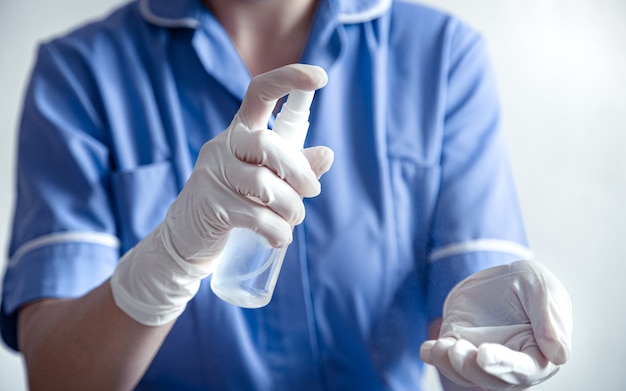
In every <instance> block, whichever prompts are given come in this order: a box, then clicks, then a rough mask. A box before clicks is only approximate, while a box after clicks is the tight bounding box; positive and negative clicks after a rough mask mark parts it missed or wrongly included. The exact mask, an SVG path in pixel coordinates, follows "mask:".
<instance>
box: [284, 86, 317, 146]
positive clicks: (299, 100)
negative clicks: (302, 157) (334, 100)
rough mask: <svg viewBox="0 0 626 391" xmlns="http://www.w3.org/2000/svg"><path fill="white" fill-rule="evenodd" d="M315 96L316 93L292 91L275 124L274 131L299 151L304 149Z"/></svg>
mask: <svg viewBox="0 0 626 391" xmlns="http://www.w3.org/2000/svg"><path fill="white" fill-rule="evenodd" d="M314 95H315V91H305V90H298V89H292V90H291V91H290V92H289V96H287V101H286V102H285V104H284V105H283V107H282V109H281V111H280V113H278V116H276V122H275V123H274V131H275V132H276V133H278V135H280V136H281V137H282V138H284V139H286V140H288V141H289V142H290V143H292V144H293V145H294V146H295V147H297V148H299V149H302V148H303V147H304V139H306V134H307V131H308V130H309V108H310V107H311V103H312V102H313V96H314Z"/></svg>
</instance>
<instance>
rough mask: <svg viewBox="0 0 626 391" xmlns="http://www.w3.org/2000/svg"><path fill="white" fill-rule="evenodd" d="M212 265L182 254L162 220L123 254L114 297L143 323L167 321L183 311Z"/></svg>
mask: <svg viewBox="0 0 626 391" xmlns="http://www.w3.org/2000/svg"><path fill="white" fill-rule="evenodd" d="M213 268H214V266H213V264H209V265H202V264H190V263H188V262H187V261H185V260H184V259H183V258H182V257H180V255H178V254H177V253H176V251H175V249H174V246H173V245H172V242H171V235H170V233H169V230H168V227H167V225H165V224H163V223H162V224H161V225H159V226H158V227H157V228H156V229H155V230H154V231H152V233H150V234H149V235H148V236H146V237H145V238H144V239H143V240H141V241H140V242H139V243H137V245H136V246H135V247H133V248H132V249H130V250H129V251H128V252H127V253H126V254H124V256H122V258H121V260H120V262H119V263H118V265H117V267H116V269H115V272H114V273H113V276H112V277H111V281H110V284H111V291H112V293H113V299H114V301H115V303H116V305H117V306H118V307H119V308H120V309H121V310H122V311H124V312H125V313H126V314H127V315H128V316H130V317H131V318H133V319H134V320H136V321H137V322H139V323H141V324H144V325H146V326H160V325H164V324H168V323H170V322H172V321H174V320H175V319H177V318H178V317H179V316H180V315H181V314H182V313H183V311H184V310H185V308H186V307H187V303H188V302H189V301H190V300H191V299H192V298H193V297H194V296H195V295H196V293H197V292H198V289H199V288H200V282H201V280H202V279H203V278H205V277H207V276H208V275H210V274H211V273H212V272H213Z"/></svg>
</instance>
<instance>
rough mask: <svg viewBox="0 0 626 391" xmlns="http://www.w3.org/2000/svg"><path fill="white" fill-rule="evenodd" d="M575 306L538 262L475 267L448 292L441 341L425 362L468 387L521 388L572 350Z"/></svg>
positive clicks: (426, 347) (428, 346)
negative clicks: (573, 309) (481, 269)
mask: <svg viewBox="0 0 626 391" xmlns="http://www.w3.org/2000/svg"><path fill="white" fill-rule="evenodd" d="M571 335H572V307H571V301H570V297H569V295H568V293H567V291H566V290H565V288H564V287H563V285H562V284H561V283H560V282H559V280H557V278H556V277H555V276H554V275H553V274H552V273H551V272H550V271H549V270H548V269H547V268H546V267H545V266H543V265H541V264H540V263H538V262H531V261H518V262H515V263H513V264H511V265H504V266H498V267H494V268H490V269H487V270H484V271H481V272H478V273H475V274H473V275H471V276H470V277H468V278H467V279H465V280H463V281H462V282H460V283H459V284H458V285H456V286H455V287H454V289H453V290H452V291H451V292H450V294H449V295H448V297H447V298H446V302H445V304H444V310H443V323H442V326H441V332H440V335H439V339H437V340H434V341H426V342H425V343H424V344H423V345H422V347H421V350H420V355H421V358H422V360H423V361H424V362H426V363H428V364H431V365H434V366H435V367H437V369H438V370H439V372H440V373H441V374H442V375H444V376H445V377H447V378H448V379H450V380H452V381H453V382H455V383H457V384H458V385H460V386H463V387H480V388H483V389H497V390H515V389H524V388H528V387H530V386H533V385H536V384H539V383H541V382H543V381H544V380H546V379H548V378H550V377H551V376H552V375H554V374H555V373H556V372H557V371H558V369H559V365H562V364H564V363H565V362H566V361H567V359H568V357H569V355H570V350H571Z"/></svg>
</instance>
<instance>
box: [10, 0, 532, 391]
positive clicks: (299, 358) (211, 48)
mask: <svg viewBox="0 0 626 391" xmlns="http://www.w3.org/2000/svg"><path fill="white" fill-rule="evenodd" d="M370 3H372V2H368V3H367V5H368V6H371V4H370ZM140 4H142V6H143V8H141V7H140ZM168 4H169V5H168ZM151 7H152V8H151ZM351 9H356V10H357V11H359V12H362V11H363V10H362V9H359V7H351V6H350V2H336V1H327V2H322V3H321V5H320V8H319V10H318V14H317V16H316V19H315V23H314V26H313V32H312V35H311V39H310V41H309V42H308V46H307V49H306V51H305V53H304V55H303V58H302V62H305V63H311V64H318V65H321V66H323V67H324V68H325V69H326V70H327V71H328V74H329V83H328V85H327V86H326V87H325V88H324V89H323V90H321V91H319V92H318V94H317V95H316V98H315V100H314V103H313V107H312V109H311V119H310V122H311V128H310V131H309V137H308V139H307V141H306V144H307V145H327V146H329V147H331V148H332V149H333V150H334V151H335V156H336V160H335V164H334V166H333V168H332V170H331V171H330V172H329V173H327V174H326V175H325V176H324V177H323V178H322V188H323V191H322V194H321V195H320V196H318V197H316V198H313V199H307V200H306V201H305V203H306V208H307V209H306V210H307V217H306V219H305V221H304V223H303V224H302V225H300V226H298V227H297V228H296V230H295V233H294V235H295V236H294V242H293V243H292V245H291V246H290V247H289V250H288V253H287V258H286V260H285V263H284V267H283V270H282V273H281V276H280V278H279V280H278V284H277V287H276V292H275V294H274V298H273V300H272V302H271V303H270V304H269V305H268V306H267V307H264V308H262V309H258V310H247V309H241V308H236V307H233V306H231V305H228V304H225V303H223V302H221V301H220V300H219V299H217V298H216V297H215V296H214V295H213V294H212V292H211V290H210V288H209V279H210V277H209V279H207V280H205V281H203V284H202V286H201V289H200V291H199V293H198V295H197V296H196V297H195V299H194V300H193V301H192V302H190V304H189V306H188V307H187V309H186V311H185V312H184V314H183V315H182V316H181V317H180V319H179V320H178V321H177V322H176V324H175V326H174V328H173V330H172V332H171V333H170V335H169V336H168V338H167V339H166V341H165V343H164V345H163V347H162V348H161V350H160V351H159V353H158V354H157V356H156V358H155V360H154V362H153V363H152V365H151V366H150V368H149V369H148V371H147V373H146V375H145V377H144V379H143V380H142V382H141V383H140V384H139V386H138V389H145V390H158V389H163V390H172V389H177V390H178V389H180V390H183V389H186V390H195V389H203V390H255V389H256V390H294V389H301V390H316V389H328V390H346V389H355V390H383V389H393V390H405V389H411V390H418V389H419V388H420V381H421V374H422V364H421V362H420V360H419V346H420V344H421V342H422V341H423V340H424V339H425V337H426V334H427V325H428V322H429V321H430V320H432V319H433V318H435V317H438V316H440V314H441V309H442V304H443V300H444V299H445V296H446V294H447V292H448V291H449V290H450V288H451V287H452V286H454V284H456V283H457V282H458V281H459V280H460V279H462V278H464V277H466V276H467V275H469V274H471V273H473V272H476V271H478V270H481V269H483V268H486V267H490V266H494V265H497V264H501V263H505V262H510V261H512V260H515V259H517V258H519V254H515V253H507V252H502V251H500V250H497V251H496V250H494V251H491V250H489V249H483V250H482V251H475V250H472V251H457V252H455V253H453V254H450V255H449V256H444V257H440V258H437V259H434V258H432V259H431V257H430V256H431V254H432V252H433V251H436V250H437V249H442V248H446V247H447V246H451V245H455V244H458V243H466V242H472V241H477V240H482V239H490V240H499V241H502V242H506V243H508V242H511V243H519V244H521V245H525V243H526V241H525V237H524V230H523V226H522V219H521V214H520V211H519V207H518V201H517V198H516V195H515V190H514V186H513V181H512V178H511V173H510V169H509V165H508V162H507V158H506V153H505V150H504V144H503V140H502V135H501V130H500V122H499V115H500V110H499V105H498V97H497V94H496V88H495V84H494V80H493V75H492V72H491V69H490V65H489V60H488V56H487V53H486V47H485V44H484V42H483V40H482V38H481V37H480V35H479V34H477V33H476V32H475V31H474V30H472V29H471V28H469V27H468V26H466V25H465V24H463V23H461V22H460V21H458V20H457V19H455V18H453V17H450V16H448V15H446V14H443V13H441V12H438V11H434V10H431V9H428V8H425V7H422V6H419V5H415V4H411V3H404V2H394V3H393V4H392V5H391V8H389V9H387V10H383V11H384V12H381V14H380V15H378V16H376V17H372V19H371V20H364V21H363V22H361V23H350V24H345V25H343V24H341V23H338V22H337V18H336V17H337V15H338V14H339V13H340V12H342V13H343V14H344V15H345V12H347V10H351ZM140 10H142V12H143V16H142V13H141V12H140ZM168 15H169V16H168ZM368 15H370V16H371V13H369V14H368ZM168 17H171V18H172V20H173V19H175V18H179V19H180V18H186V19H185V20H186V21H187V22H188V21H189V18H192V19H193V20H196V21H197V22H198V23H197V27H195V26H194V25H193V23H192V24H189V23H187V22H186V23H187V24H186V25H177V26H172V25H170V26H169V27H168V26H165V25H163V24H164V23H163V20H164V19H167V18H168ZM159 23H161V24H162V25H159ZM249 80H250V75H249V74H248V72H247V70H246V67H245V66H244V64H243V63H242V61H241V59H240V58H239V56H238V55H237V52H236V50H235V48H234V47H233V46H232V43H231V42H230V40H229V38H228V36H227V34H226V32H225V31H224V30H223V29H222V27H221V26H220V25H219V23H218V22H217V21H216V20H215V19H214V18H213V16H212V15H211V14H210V13H209V12H208V11H206V10H204V9H203V8H202V7H201V6H200V4H199V2H197V1H193V0H186V1H180V2H175V3H174V2H171V3H168V2H163V1H154V2H151V1H145V2H143V3H141V2H140V3H130V4H129V5H127V6H125V7H123V8H121V9H119V10H117V11H116V12H114V13H113V14H112V15H110V16H109V17H107V18H106V19H104V20H102V21H99V22H95V23H92V24H89V25H86V26H84V27H83V28H81V29H78V30H77V31H74V32H72V33H70V34H69V35H67V36H64V37H62V38H59V39H55V40H52V41H50V42H47V43H45V44H43V45H42V46H41V48H40V50H39V54H38V60H37V63H36V67H35V69H34V71H33V74H32V79H31V82H30V85H29V88H28V93H27V96H26V100H25V106H24V113H23V117H22V122H21V126H20V136H19V159H18V197H17V205H16V210H15V219H14V227H13V235H12V239H11V244H10V249H9V257H10V262H9V264H8V268H7V271H6V274H5V280H4V286H3V298H2V300H3V303H2V332H3V337H4V339H5V341H6V342H7V343H8V344H9V345H11V346H13V347H15V346H16V343H15V341H16V339H15V338H16V333H15V313H16V310H17V309H18V308H19V307H20V306H21V305H23V304H25V303H27V302H28V301H31V300H35V299H37V298H42V297H73V296H78V295H82V294H84V293H85V292H86V291H88V290H90V289H92V288H94V287H95V286H96V285H97V284H99V283H101V282H102V281H103V280H105V279H106V278H108V277H109V276H110V274H111V273H112V271H113V269H114V266H115V264H116V262H117V260H118V258H119V256H120V254H122V253H123V252H125V251H127V250H128V249H129V248H131V247H132V246H133V245H134V244H135V243H136V242H137V241H138V240H140V239H141V238H142V237H144V236H145V235H146V234H147V233H148V232H150V231H151V230H152V229H153V228H154V227H155V226H156V225H157V224H158V223H159V222H160V221H161V219H162V218H163V216H164V215H165V212H166V210H167V207H168V206H169V204H170V203H171V202H172V201H173V200H174V199H175V197H176V195H177V194H178V192H179V191H180V190H181V189H182V187H183V186H184V183H185V180H186V179H187V177H188V176H189V174H190V172H191V170H192V167H193V163H194V160H195V157H196V155H197V153H198V151H199V149H200V147H201V146H202V144H203V143H204V142H206V141H207V140H209V139H211V138H212V137H214V136H215V135H217V134H218V133H219V132H221V131H222V130H223V129H225V128H226V127H227V126H228V124H229V123H230V121H231V119H232V117H233V115H234V114H235V112H236V111H237V109H238V108H239V105H240V103H241V99H242V98H243V94H244V93H245V89H246V86H247V84H248V82H249ZM57 233H75V235H74V236H73V239H72V240H71V241H69V240H65V241H64V240H61V241H60V242H59V241H58V240H56V241H55V240H54V238H58V236H54V234H57ZM89 233H97V234H99V235H103V236H104V237H106V236H110V237H111V238H115V239H116V240H118V241H119V246H117V245H103V243H100V242H98V241H93V240H90V239H89V237H90V236H89V235H88V234H89ZM61 237H63V236H61ZM42 238H43V239H45V238H51V239H52V240H49V241H46V240H42ZM81 238H84V240H81ZM50 242H51V243H50ZM103 249H105V250H104V251H103Z"/></svg>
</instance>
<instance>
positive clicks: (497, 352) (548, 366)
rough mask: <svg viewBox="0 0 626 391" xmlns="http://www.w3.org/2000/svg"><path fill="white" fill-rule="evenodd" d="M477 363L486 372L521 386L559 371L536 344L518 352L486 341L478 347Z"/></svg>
mask: <svg viewBox="0 0 626 391" xmlns="http://www.w3.org/2000/svg"><path fill="white" fill-rule="evenodd" d="M477 363H478V365H479V366H480V368H482V369H484V370H485V372H487V373H489V374H491V375H493V376H495V377H497V378H499V379H502V380H503V381H505V382H506V383H509V384H512V385H516V386H519V387H530V386H533V385H535V384H538V383H541V382H543V381H545V380H547V379H548V378H550V377H552V376H553V375H554V374H555V373H556V372H557V371H558V367H557V366H555V365H553V364H552V363H550V362H549V361H548V359H547V358H545V357H544V356H543V355H542V354H541V352H540V351H539V349H538V348H537V347H535V346H533V347H530V348H528V349H526V350H525V351H524V352H517V351H514V350H511V349H509V348H507V347H506V346H503V345H500V344H490V343H485V344H482V345H481V346H480V348H479V349H478V355H477Z"/></svg>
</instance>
